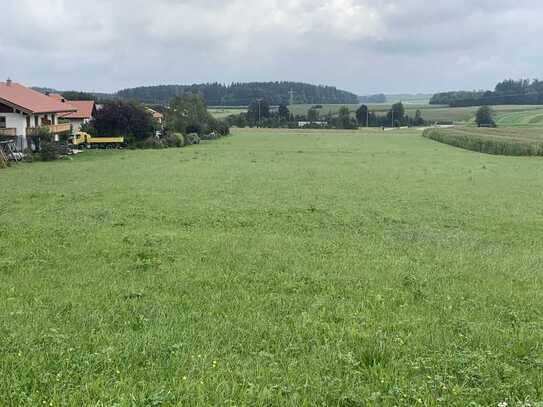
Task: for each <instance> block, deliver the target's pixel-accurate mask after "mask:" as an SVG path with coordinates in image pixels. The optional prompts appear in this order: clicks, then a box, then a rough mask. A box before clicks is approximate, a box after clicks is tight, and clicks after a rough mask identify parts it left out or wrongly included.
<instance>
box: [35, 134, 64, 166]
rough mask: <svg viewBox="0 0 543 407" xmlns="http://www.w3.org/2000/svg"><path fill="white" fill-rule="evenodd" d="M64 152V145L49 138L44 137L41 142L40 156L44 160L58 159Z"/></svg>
mask: <svg viewBox="0 0 543 407" xmlns="http://www.w3.org/2000/svg"><path fill="white" fill-rule="evenodd" d="M63 153H64V149H63V148H62V146H61V145H60V144H58V143H56V142H54V141H51V140H49V139H43V140H42V141H41V143H40V154H39V157H40V159H41V160H42V161H54V160H58V159H59V158H60V156H61V155H62V154H63Z"/></svg>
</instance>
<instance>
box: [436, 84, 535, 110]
mask: <svg viewBox="0 0 543 407" xmlns="http://www.w3.org/2000/svg"><path fill="white" fill-rule="evenodd" d="M430 104H431V105H449V106H451V107H468V106H481V105H487V106H491V105H540V104H543V81H540V80H538V79H534V80H529V79H520V80H513V79H507V80H504V81H502V82H499V83H498V84H497V85H496V86H495V88H494V91H457V92H442V93H436V94H435V95H434V96H433V97H432V98H431V99H430Z"/></svg>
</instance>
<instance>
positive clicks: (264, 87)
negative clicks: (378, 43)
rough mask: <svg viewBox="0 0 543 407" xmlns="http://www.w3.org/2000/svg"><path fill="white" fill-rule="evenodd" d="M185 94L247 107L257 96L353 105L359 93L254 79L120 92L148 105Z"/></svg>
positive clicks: (214, 103) (212, 103) (217, 103)
mask: <svg viewBox="0 0 543 407" xmlns="http://www.w3.org/2000/svg"><path fill="white" fill-rule="evenodd" d="M183 93H197V94H200V95H202V96H203V98H204V100H205V101H206V103H207V105H208V106H248V105H249V104H250V103H251V102H253V101H254V100H255V99H266V100H267V101H268V102H269V103H270V104H272V105H280V104H283V103H290V102H291V101H292V102H293V103H295V104H317V103H319V104H351V103H353V104H354V103H357V102H358V97H357V95H355V94H353V93H350V92H346V91H342V90H339V89H337V88H335V87H332V86H316V85H310V84H306V83H300V82H251V83H232V84H231V85H223V84H220V83H206V84H195V85H190V86H184V85H161V86H145V87H138V88H133V89H124V90H121V91H119V92H117V95H116V96H117V97H118V98H120V99H123V100H133V101H138V102H142V103H149V104H165V103H168V102H169V101H170V100H171V99H172V98H174V97H175V96H179V95H181V94H183Z"/></svg>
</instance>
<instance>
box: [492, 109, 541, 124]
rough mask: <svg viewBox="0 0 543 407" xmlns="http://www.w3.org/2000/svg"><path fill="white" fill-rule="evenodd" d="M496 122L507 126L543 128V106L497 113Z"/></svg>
mask: <svg viewBox="0 0 543 407" xmlns="http://www.w3.org/2000/svg"><path fill="white" fill-rule="evenodd" d="M496 124H497V125H498V126H507V127H541V128H543V108H541V107H539V108H537V109H533V110H525V111H519V112H511V113H502V112H498V114H497V115H496Z"/></svg>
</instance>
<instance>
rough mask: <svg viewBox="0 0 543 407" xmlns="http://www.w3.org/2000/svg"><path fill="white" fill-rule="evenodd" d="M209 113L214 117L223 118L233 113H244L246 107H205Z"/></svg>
mask: <svg viewBox="0 0 543 407" xmlns="http://www.w3.org/2000/svg"><path fill="white" fill-rule="evenodd" d="M207 110H208V111H209V113H211V114H212V115H213V117H215V118H216V119H224V118H225V117H228V116H230V115H233V114H240V113H246V112H247V108H246V107H209V108H208V109H207Z"/></svg>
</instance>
